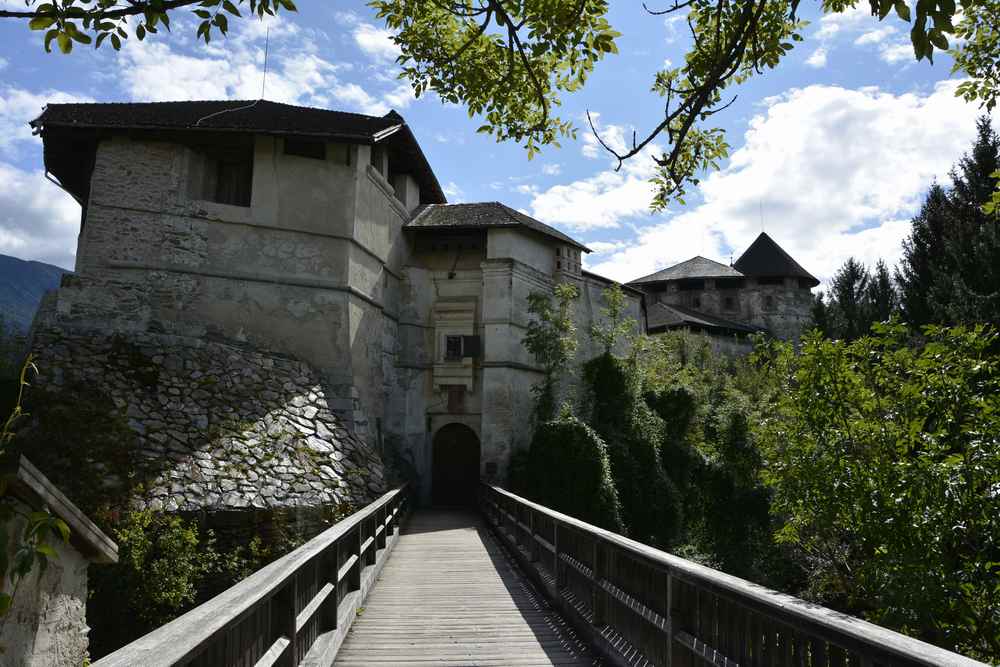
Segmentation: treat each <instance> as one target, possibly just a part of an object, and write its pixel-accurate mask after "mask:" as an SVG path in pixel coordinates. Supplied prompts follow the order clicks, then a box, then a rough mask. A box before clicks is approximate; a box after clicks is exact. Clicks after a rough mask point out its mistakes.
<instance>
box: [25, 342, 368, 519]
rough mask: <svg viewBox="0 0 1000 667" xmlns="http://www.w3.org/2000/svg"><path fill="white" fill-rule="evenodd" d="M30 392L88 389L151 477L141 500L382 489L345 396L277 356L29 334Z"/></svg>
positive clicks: (194, 501)
mask: <svg viewBox="0 0 1000 667" xmlns="http://www.w3.org/2000/svg"><path fill="white" fill-rule="evenodd" d="M32 348H33V350H34V352H35V353H36V355H37V357H38V366H39V369H40V376H39V378H38V381H37V382H36V384H40V385H42V386H43V387H47V388H49V389H53V388H59V387H69V386H71V385H72V386H77V387H78V386H81V384H82V385H83V386H86V387H88V388H90V389H91V390H92V391H93V392H95V393H96V394H98V395H101V396H106V397H107V399H108V401H109V403H110V405H109V409H113V410H116V411H118V413H119V414H120V415H122V417H123V418H125V419H127V421H128V425H129V427H130V428H131V430H132V431H133V432H134V433H135V434H136V438H137V442H138V447H139V449H140V454H141V456H142V458H143V459H144V460H145V461H146V462H148V463H149V467H150V469H151V470H154V471H156V472H155V475H154V476H153V477H152V478H151V479H150V481H149V482H148V483H147V484H146V485H145V490H144V492H143V496H142V497H141V498H137V499H136V502H137V503H138V504H139V505H141V506H145V507H148V508H150V509H155V510H166V511H195V510H209V511H212V510H234V509H248V508H257V509H267V508H286V507H315V506H321V505H330V504H340V503H350V504H352V505H354V506H362V505H364V504H366V503H367V502H370V500H372V499H373V498H374V497H376V496H378V495H380V494H381V493H383V492H384V491H385V489H386V481H385V470H384V467H383V464H382V460H381V457H380V455H379V453H378V452H377V451H376V450H375V449H374V448H373V447H371V446H370V445H368V444H367V443H365V442H364V441H363V440H361V439H360V438H358V437H357V436H356V435H355V434H354V433H353V432H352V431H351V430H350V429H348V428H346V427H345V423H346V420H347V419H349V418H350V416H351V415H353V414H354V413H355V412H356V411H357V407H358V406H357V402H358V399H357V394H356V391H355V390H353V388H351V387H336V386H330V385H328V384H326V383H325V382H324V381H323V379H322V377H321V376H320V374H319V373H318V372H317V371H316V370H315V369H313V368H312V367H311V366H310V365H308V364H306V363H304V362H302V361H299V360H297V359H294V358H291V357H287V356H282V355H279V354H272V353H267V352H265V351H262V350H259V349H256V348H253V347H250V346H241V345H239V344H236V343H233V342H231V341H211V340H202V339H195V338H189V337H183V336H174V335H168V334H161V333H128V334H107V333H90V332H79V331H71V330H65V329H62V328H59V327H55V326H43V327H38V328H36V331H35V332H34V336H33V342H32Z"/></svg>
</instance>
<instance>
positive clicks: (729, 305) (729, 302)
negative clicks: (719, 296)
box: [722, 296, 736, 310]
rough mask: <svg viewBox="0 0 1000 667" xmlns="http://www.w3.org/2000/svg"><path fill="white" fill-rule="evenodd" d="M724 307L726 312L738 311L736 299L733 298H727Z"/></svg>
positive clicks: (723, 301)
mask: <svg viewBox="0 0 1000 667" xmlns="http://www.w3.org/2000/svg"><path fill="white" fill-rule="evenodd" d="M722 307H723V308H725V309H726V310H736V299H735V298H733V297H731V296H727V297H726V298H724V299H723V300H722Z"/></svg>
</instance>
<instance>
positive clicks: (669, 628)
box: [663, 570, 674, 667]
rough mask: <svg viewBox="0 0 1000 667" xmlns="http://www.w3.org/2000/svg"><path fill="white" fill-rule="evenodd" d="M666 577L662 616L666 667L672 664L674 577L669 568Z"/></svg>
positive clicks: (671, 666) (670, 666)
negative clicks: (664, 606) (665, 640)
mask: <svg viewBox="0 0 1000 667" xmlns="http://www.w3.org/2000/svg"><path fill="white" fill-rule="evenodd" d="M666 577H667V604H666V609H665V612H666V613H665V614H664V616H665V617H666V627H664V628H663V630H664V634H665V635H666V639H667V646H666V649H665V650H664V657H665V658H666V665H667V667H673V664H674V577H673V576H672V575H671V574H670V570H666Z"/></svg>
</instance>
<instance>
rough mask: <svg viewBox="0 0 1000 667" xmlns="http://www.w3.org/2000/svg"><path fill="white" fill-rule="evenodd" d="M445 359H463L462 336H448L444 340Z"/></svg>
mask: <svg viewBox="0 0 1000 667" xmlns="http://www.w3.org/2000/svg"><path fill="white" fill-rule="evenodd" d="M444 359H445V361H461V360H462V337H461V336H446V337H445V341H444Z"/></svg>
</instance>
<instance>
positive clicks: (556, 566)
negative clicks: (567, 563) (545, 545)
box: [552, 521, 566, 591]
mask: <svg viewBox="0 0 1000 667" xmlns="http://www.w3.org/2000/svg"><path fill="white" fill-rule="evenodd" d="M552 547H553V548H552V556H553V560H552V568H553V570H554V571H553V572H552V574H554V575H555V577H556V590H559V591H561V590H562V589H564V588H566V574H565V571H564V568H563V563H562V550H561V549H560V548H559V522H558V521H553V522H552Z"/></svg>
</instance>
